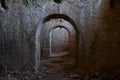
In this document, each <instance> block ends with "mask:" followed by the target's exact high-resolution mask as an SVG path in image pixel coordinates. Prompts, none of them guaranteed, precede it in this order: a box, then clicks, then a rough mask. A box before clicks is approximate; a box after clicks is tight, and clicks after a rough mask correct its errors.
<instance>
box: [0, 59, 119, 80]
mask: <svg viewBox="0 0 120 80" xmlns="http://www.w3.org/2000/svg"><path fill="white" fill-rule="evenodd" d="M0 80H120V75H118V74H116V75H113V74H108V73H100V72H92V73H90V74H86V75H83V74H81V73H80V71H79V70H78V69H77V68H76V67H75V66H74V65H73V61H70V60H69V59H66V60H64V59H60V58H51V59H45V60H42V61H41V67H40V70H39V71H38V73H33V72H30V71H28V72H19V71H13V72H12V71H11V72H9V73H7V74H2V75H1V77H0Z"/></svg>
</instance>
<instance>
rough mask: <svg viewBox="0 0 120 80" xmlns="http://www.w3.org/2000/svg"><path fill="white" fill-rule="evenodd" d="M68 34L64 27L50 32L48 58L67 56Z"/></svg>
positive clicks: (57, 27) (58, 27)
mask: <svg viewBox="0 0 120 80" xmlns="http://www.w3.org/2000/svg"><path fill="white" fill-rule="evenodd" d="M69 44H70V33H69V31H68V30H67V29H66V28H65V27H64V26H56V27H55V28H54V29H53V30H51V32H50V56H51V57H60V56H65V55H67V54H69V49H70V48H69V46H70V45H69Z"/></svg>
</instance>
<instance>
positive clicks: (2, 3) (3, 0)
mask: <svg viewBox="0 0 120 80" xmlns="http://www.w3.org/2000/svg"><path fill="white" fill-rule="evenodd" d="M1 6H2V7H3V8H4V9H6V10H7V9H8V7H7V6H6V4H5V0H1Z"/></svg>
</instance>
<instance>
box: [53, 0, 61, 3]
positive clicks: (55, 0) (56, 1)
mask: <svg viewBox="0 0 120 80" xmlns="http://www.w3.org/2000/svg"><path fill="white" fill-rule="evenodd" d="M54 2H55V3H61V2H62V0H54Z"/></svg>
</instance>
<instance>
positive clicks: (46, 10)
mask: <svg viewBox="0 0 120 80" xmlns="http://www.w3.org/2000/svg"><path fill="white" fill-rule="evenodd" d="M5 4H6V6H7V7H8V9H7V10H5V11H4V9H3V8H2V6H1V5H0V72H2V71H3V72H4V71H7V70H23V71H25V70H33V69H34V67H35V66H36V65H35V64H36V63H37V64H38V66H39V63H40V62H39V60H38V62H37V60H36V59H40V54H39V55H38V56H39V57H38V56H37V55H36V56H37V57H35V52H36V51H35V50H36V48H39V47H36V45H37V43H36V39H38V41H39V42H40V40H42V41H43V43H42V44H39V45H41V46H40V49H41V47H45V49H46V48H47V49H46V51H49V46H47V45H48V44H49V41H47V40H45V39H46V38H48V36H46V35H48V32H44V30H43V29H44V28H43V27H45V26H43V25H44V22H42V21H43V20H44V19H45V18H46V17H47V16H49V15H52V14H63V15H65V16H68V17H69V18H71V19H72V20H73V22H74V23H75V25H76V27H75V26H73V25H72V26H73V28H76V29H77V30H78V33H79V34H80V35H79V37H78V38H79V41H78V42H79V44H78V45H79V47H78V48H77V49H78V50H79V52H80V53H79V54H77V56H78V57H79V58H80V59H79V60H80V61H78V64H80V68H81V69H85V71H86V72H87V71H88V72H89V71H92V70H95V69H96V70H97V69H100V70H106V71H107V70H110V71H113V70H116V71H118V70H119V67H120V39H119V36H120V10H119V8H120V6H119V4H120V2H119V1H118V2H116V3H115V5H114V7H113V8H110V3H109V0H63V1H62V2H61V3H60V4H57V3H55V2H54V1H53V0H5ZM52 17H54V16H52ZM58 17H59V16H58ZM65 18H66V17H65ZM66 20H67V21H68V22H70V21H69V19H68V18H67V19H66ZM53 24H55V23H52V24H51V26H52V27H54V26H55V25H53ZM56 24H58V23H57V21H56ZM39 28H40V31H38V32H42V35H40V36H38V38H36V36H37V34H39V33H37V30H39ZM47 29H49V28H47ZM70 29H71V28H70ZM70 33H74V31H71V30H70ZM75 33H76V31H75ZM73 35H74V34H73ZM73 37H74V36H73ZM41 38H42V39H41ZM48 40H49V38H48ZM75 42H76V40H73V42H72V43H73V46H72V45H71V49H72V48H73V49H72V50H71V51H72V52H71V53H75V54H76V52H75V50H76V45H74V43H75ZM58 43H60V42H59V41H58ZM74 48H75V49H74ZM40 51H41V50H40ZM40 51H39V52H40ZM48 55H49V53H48ZM35 58H36V59H35ZM2 68H3V69H2Z"/></svg>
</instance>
